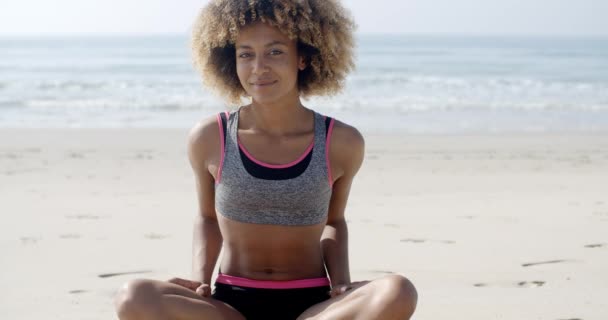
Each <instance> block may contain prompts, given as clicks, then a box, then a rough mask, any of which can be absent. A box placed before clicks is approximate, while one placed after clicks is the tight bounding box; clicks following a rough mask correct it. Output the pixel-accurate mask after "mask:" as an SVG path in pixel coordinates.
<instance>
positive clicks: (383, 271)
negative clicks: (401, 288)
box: [369, 270, 394, 274]
mask: <svg viewBox="0 0 608 320" xmlns="http://www.w3.org/2000/svg"><path fill="white" fill-rule="evenodd" d="M369 272H371V273H381V274H393V273H394V272H393V271H387V270H369Z"/></svg>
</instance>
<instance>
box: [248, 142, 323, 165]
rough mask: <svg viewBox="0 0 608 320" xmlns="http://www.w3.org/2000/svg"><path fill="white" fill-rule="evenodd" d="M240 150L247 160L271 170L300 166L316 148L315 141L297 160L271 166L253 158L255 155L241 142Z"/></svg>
mask: <svg viewBox="0 0 608 320" xmlns="http://www.w3.org/2000/svg"><path fill="white" fill-rule="evenodd" d="M238 143H239V149H241V151H243V153H244V154H245V155H246V156H247V158H249V160H251V161H253V162H255V163H256V164H259V165H261V166H263V167H267V168H271V169H285V168H289V167H291V166H294V165H296V164H298V163H299V162H300V161H302V160H304V158H306V156H307V155H308V154H309V153H310V150H312V147H313V146H314V144H315V142H314V141H313V142H312V143H311V144H310V145H309V146H308V148H306V151H304V153H303V154H302V155H301V156H300V157H299V158H298V159H296V160H294V161H292V162H290V163H287V164H269V163H266V162H262V161H260V160H258V159H256V158H254V157H253V155H251V153H249V151H247V149H246V148H245V146H244V145H242V144H241V142H240V141H239V142H238Z"/></svg>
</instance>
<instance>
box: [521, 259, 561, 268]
mask: <svg viewBox="0 0 608 320" xmlns="http://www.w3.org/2000/svg"><path fill="white" fill-rule="evenodd" d="M564 262H571V260H548V261H539V262H528V263H522V265H521V266H522V267H533V266H538V265H542V264H555V263H564Z"/></svg>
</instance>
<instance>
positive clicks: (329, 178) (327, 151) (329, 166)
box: [325, 118, 335, 188]
mask: <svg viewBox="0 0 608 320" xmlns="http://www.w3.org/2000/svg"><path fill="white" fill-rule="evenodd" d="M334 121H335V119H333V118H332V119H331V120H330V121H329V129H328V130H327V137H326V140H325V163H327V179H328V180H329V186H330V187H331V188H333V187H334V179H333V177H332V176H331V163H330V162H329V142H330V139H331V134H332V132H333V131H334Z"/></svg>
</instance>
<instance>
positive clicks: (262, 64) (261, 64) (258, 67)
mask: <svg viewBox="0 0 608 320" xmlns="http://www.w3.org/2000/svg"><path fill="white" fill-rule="evenodd" d="M252 72H253V74H255V75H260V74H264V73H266V72H268V65H267V64H266V61H265V59H264V57H259V56H258V57H256V58H255V61H254V62H253V70H252Z"/></svg>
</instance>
